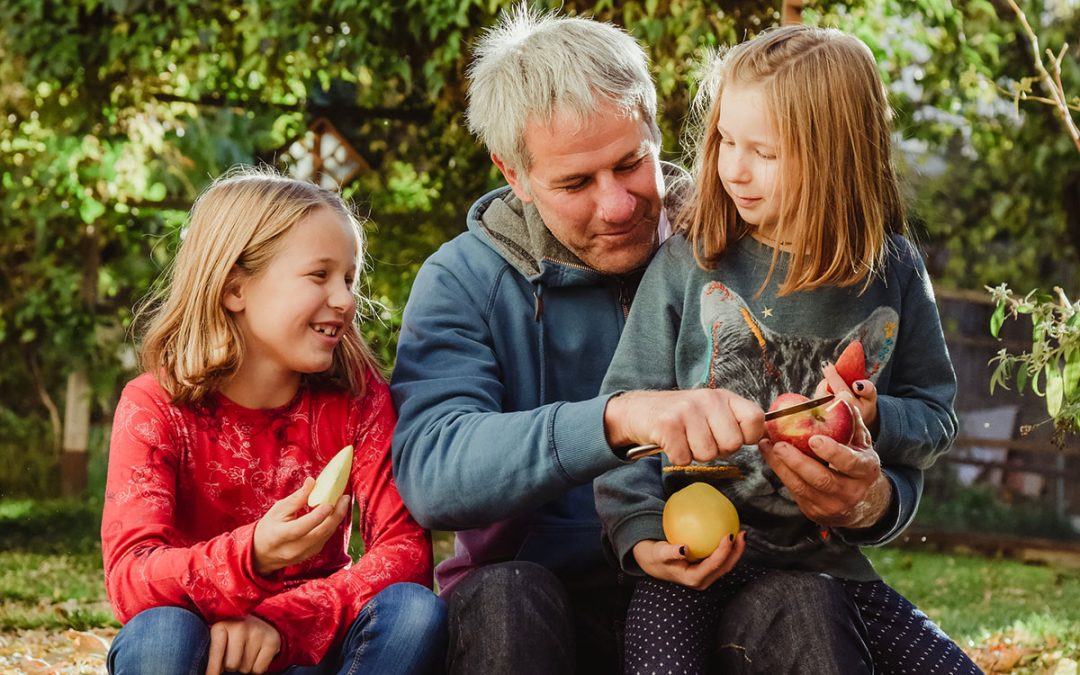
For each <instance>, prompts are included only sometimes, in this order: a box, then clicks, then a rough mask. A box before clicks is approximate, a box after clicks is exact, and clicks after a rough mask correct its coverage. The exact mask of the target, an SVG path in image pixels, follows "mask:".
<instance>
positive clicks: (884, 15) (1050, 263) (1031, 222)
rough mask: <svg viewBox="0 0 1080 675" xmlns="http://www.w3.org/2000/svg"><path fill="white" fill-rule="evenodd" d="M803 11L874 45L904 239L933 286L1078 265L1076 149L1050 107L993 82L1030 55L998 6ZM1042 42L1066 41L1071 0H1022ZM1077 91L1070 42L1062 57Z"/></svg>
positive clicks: (1072, 20)
mask: <svg viewBox="0 0 1080 675" xmlns="http://www.w3.org/2000/svg"><path fill="white" fill-rule="evenodd" d="M847 4H848V6H847V7H843V8H839V7H838V8H837V9H836V10H835V11H832V12H827V11H826V12H821V13H820V14H816V15H815V17H814V18H813V19H812V20H813V21H817V22H820V23H824V24H830V25H837V26H839V27H841V28H844V29H846V30H849V31H851V32H853V33H855V34H856V35H858V36H859V37H860V38H862V39H863V40H864V41H865V42H866V43H867V44H869V45H870V47H871V48H872V49H873V51H874V53H875V56H876V57H877V58H878V61H879V63H880V65H881V68H882V72H883V74H884V76H885V78H886V81H887V82H888V84H889V89H890V93H891V95H892V99H893V102H894V105H895V108H896V112H897V127H898V129H899V133H900V136H901V137H902V139H903V142H902V144H901V147H902V148H904V149H905V152H904V153H903V157H904V158H905V159H906V167H905V172H904V173H905V177H906V182H907V184H908V186H909V188H910V192H911V198H910V206H911V211H912V216H913V220H914V222H915V223H916V226H917V227H916V234H917V235H918V236H919V238H920V239H921V243H923V244H925V245H927V246H928V247H929V248H931V249H932V250H933V251H935V255H934V256H932V258H931V260H930V266H931V273H932V275H933V277H934V279H935V282H936V283H938V284H939V285H943V286H951V287H956V288H972V287H979V286H983V285H994V284H997V283H999V282H1000V281H1001V280H1002V279H1005V280H1007V281H1008V282H1009V284H1010V285H1012V286H1014V287H1027V288H1030V287H1034V286H1039V285H1043V286H1045V285H1047V281H1048V280H1049V279H1054V278H1076V276H1077V273H1078V272H1080V267H1078V261H1080V209H1078V205H1077V204H1076V203H1075V199H1076V197H1075V195H1076V194H1080V154H1078V153H1077V152H1076V149H1075V147H1073V145H1072V143H1071V142H1070V140H1069V139H1068V138H1067V137H1066V136H1065V135H1064V134H1063V133H1062V132H1061V125H1060V120H1059V119H1058V118H1057V117H1056V113H1055V111H1054V110H1053V109H1052V108H1050V107H1049V106H1046V105H1042V104H1038V103H1028V104H1024V105H1023V106H1019V107H1018V106H1016V105H1014V104H1013V102H1012V101H1011V100H1008V99H1006V98H1005V97H1004V96H1003V95H1002V92H1003V91H1008V90H1012V89H1013V85H1014V84H1015V83H1021V82H1022V81H1023V80H1024V78H1026V77H1029V76H1031V75H1032V74H1033V73H1034V68H1033V66H1032V63H1031V50H1030V46H1029V44H1028V42H1027V38H1026V36H1025V35H1024V33H1023V31H1022V30H1021V28H1020V24H1019V23H1018V21H1017V19H1016V17H1015V16H1014V15H1013V13H1012V12H1011V11H1010V10H1009V8H1008V6H1007V5H1006V4H1004V3H991V2H985V1H982V2H961V3H956V2H947V1H939V0H919V2H909V1H907V0H887V1H885V2H852V3H847ZM1021 4H1022V5H1023V6H1025V7H1026V8H1027V9H1028V10H1029V11H1028V15H1029V16H1031V17H1039V18H1040V19H1041V21H1042V23H1041V24H1040V25H1039V26H1038V29H1039V31H1040V34H1041V39H1042V44H1043V46H1047V47H1053V48H1055V49H1060V46H1061V45H1062V44H1064V43H1066V42H1068V43H1070V44H1073V45H1075V44H1076V43H1077V41H1078V38H1080V36H1078V35H1077V34H1076V30H1075V27H1076V26H1077V25H1078V19H1080V8H1077V6H1076V5H1075V3H1068V2H1054V1H1047V2H1038V1H1035V2H1022V3H1021ZM1062 70H1063V72H1062V80H1063V84H1064V86H1065V88H1066V90H1067V91H1070V90H1071V91H1076V90H1078V88H1080V66H1078V64H1077V59H1076V50H1075V48H1074V49H1073V51H1072V52H1071V53H1070V55H1068V56H1067V57H1066V59H1065V60H1064V62H1063V64H1062Z"/></svg>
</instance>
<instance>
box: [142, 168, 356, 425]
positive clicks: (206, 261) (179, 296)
mask: <svg viewBox="0 0 1080 675" xmlns="http://www.w3.org/2000/svg"><path fill="white" fill-rule="evenodd" d="M320 208H329V209H333V210H334V211H336V212H338V213H340V214H341V215H342V216H343V217H344V218H345V219H346V220H347V221H348V222H349V223H350V225H351V226H352V229H353V231H354V232H355V234H356V241H357V251H356V255H357V257H358V259H359V258H360V257H361V256H362V252H363V248H364V247H363V241H364V240H363V230H362V228H361V227H360V223H359V222H358V220H357V218H356V216H355V215H354V214H353V213H352V211H351V210H350V209H349V207H348V206H347V205H346V204H345V202H344V201H343V200H342V199H341V197H340V196H339V195H338V194H337V193H335V192H331V191H330V190H326V189H323V188H320V187H318V186H316V185H313V184H311V183H306V182H302V181H298V180H293V179H290V178H286V177H284V176H281V175H279V174H277V173H276V172H274V171H273V170H272V169H268V168H258V169H256V168H251V167H239V168H236V169H233V170H231V171H229V172H228V173H226V174H225V175H224V176H222V177H221V178H219V179H217V180H216V181H214V182H213V183H212V184H211V185H210V186H209V187H208V188H207V189H206V190H205V191H204V192H203V193H202V195H200V196H199V198H198V199H197V200H196V201H195V204H194V206H192V208H191V213H190V215H189V218H188V224H187V228H186V231H185V232H184V234H183V241H182V243H181V245H180V249H179V251H178V252H177V254H176V257H175V259H174V260H173V262H172V264H171V266H170V267H169V269H168V270H167V271H166V274H165V276H164V281H163V283H161V284H159V285H158V287H157V288H156V289H155V290H154V291H153V292H152V293H151V294H150V296H149V297H148V298H147V300H146V301H144V302H143V303H142V305H141V306H140V307H139V308H138V310H137V312H136V324H137V325H142V324H145V325H146V326H147V328H146V333H145V335H144V337H143V343H142V358H141V360H142V366H143V368H144V369H145V370H146V371H147V372H149V373H152V374H154V375H155V376H156V377H157V378H158V381H159V382H160V383H161V385H162V387H163V388H164V389H165V390H166V391H167V392H169V395H170V396H172V399H173V402H174V403H177V404H189V403H194V402H197V401H199V400H200V399H202V398H203V397H205V396H206V395H207V394H209V393H210V392H212V391H215V390H217V389H219V388H220V387H221V386H222V385H223V384H224V383H225V382H227V381H228V379H229V378H230V377H232V375H233V374H235V373H236V371H237V369H238V368H239V367H240V364H241V362H242V361H243V358H244V340H243V334H242V333H241V331H240V329H239V327H238V326H237V324H236V321H235V319H234V318H233V316H232V314H231V313H230V312H229V311H228V310H226V309H225V307H224V305H223V304H222V298H223V294H224V292H225V289H226V287H227V285H228V284H229V283H231V281H232V280H233V279H234V278H235V275H236V274H237V273H240V274H244V275H248V276H254V275H257V274H259V273H260V272H262V271H263V270H265V269H266V268H267V266H269V264H270V262H271V261H272V260H273V259H274V257H275V256H276V255H277V254H278V253H279V252H280V248H281V246H280V243H281V240H282V238H283V236H284V235H285V233H286V232H288V231H289V229H290V228H292V227H293V226H294V225H296V224H297V223H299V222H300V221H302V220H303V219H304V218H306V217H307V216H308V215H310V214H311V213H312V212H313V211H315V210H317V209H320ZM357 300H358V301H359V300H360V298H359V296H358V297H357ZM375 367H376V359H375V357H374V355H373V354H372V352H371V350H370V349H369V348H368V346H367V344H365V342H364V340H363V338H362V337H361V336H360V332H359V329H358V327H357V324H356V321H353V322H350V323H349V324H347V325H346V326H345V327H344V332H343V333H342V338H341V342H340V343H339V344H338V347H337V349H335V350H334V359H333V365H332V366H331V367H330V368H329V369H328V370H327V371H325V372H322V373H315V374H305V375H304V381H305V382H307V383H308V384H311V385H313V386H317V387H329V388H339V389H345V390H348V391H351V392H353V393H355V394H357V395H360V394H362V393H363V391H364V389H365V385H366V374H367V373H368V372H369V371H370V370H372V369H374V368H375Z"/></svg>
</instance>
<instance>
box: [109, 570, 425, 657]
mask: <svg viewBox="0 0 1080 675" xmlns="http://www.w3.org/2000/svg"><path fill="white" fill-rule="evenodd" d="M209 649H210V628H209V627H208V626H207V625H206V622H205V621H203V620H202V618H201V617H200V616H199V615H197V614H194V613H193V612H190V611H188V610H186V609H181V608H179V607H155V608H153V609H148V610H146V611H143V612H140V613H139V614H138V615H137V616H135V618H133V619H132V620H131V621H129V622H128V623H127V624H125V625H124V627H123V628H122V629H121V630H120V632H119V633H118V634H117V636H116V639H114V640H113V643H112V647H111V648H110V649H109V656H108V668H109V673H110V674H111V675H202V674H203V673H205V672H206V659H207V653H208V652H209ZM445 654H446V606H445V604H444V603H443V601H442V600H440V599H439V598H438V597H436V596H435V594H433V593H432V592H431V591H430V590H428V589H427V588H424V587H423V586H420V585H419V584H411V583H399V584H393V585H392V586H387V587H386V588H384V589H383V590H382V591H381V592H380V593H379V594H378V595H376V596H375V597H374V598H372V599H371V600H370V601H369V602H368V603H367V604H366V605H364V608H363V609H362V610H360V616H358V617H357V618H356V621H354V622H353V625H352V626H351V627H350V628H349V632H348V633H347V634H346V636H345V640H344V642H343V643H342V644H341V646H340V647H338V648H337V649H331V650H330V652H329V653H327V655H326V657H325V658H324V659H323V661H322V662H321V663H319V664H318V665H316V666H294V667H292V668H289V669H288V670H286V671H284V672H285V673H287V674H288V675H331V674H339V675H345V674H348V675H356V674H358V673H379V674H380V675H381V674H382V673H441V672H442V668H443V662H444V659H445Z"/></svg>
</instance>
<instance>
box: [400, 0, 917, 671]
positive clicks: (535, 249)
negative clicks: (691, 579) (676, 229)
mask: <svg viewBox="0 0 1080 675" xmlns="http://www.w3.org/2000/svg"><path fill="white" fill-rule="evenodd" d="M470 76H471V80H472V81H471V88H470V91H469V107H468V115H467V116H468V121H469V126H470V128H471V130H472V131H473V132H474V133H475V134H476V135H477V136H478V137H479V138H480V140H481V141H482V142H483V143H484V144H485V145H486V146H487V148H488V149H489V151H490V152H491V158H492V161H493V162H494V163H495V165H496V166H498V168H499V170H500V171H501V172H502V174H503V176H504V177H505V179H506V181H507V183H508V186H507V187H503V188H500V189H497V190H495V191H493V192H491V193H489V194H488V195H485V196H484V197H482V198H481V199H480V200H479V201H477V202H476V204H474V205H473V207H472V209H471V210H470V212H469V215H468V227H469V231H468V232H466V233H464V234H462V235H460V236H458V237H457V238H455V239H454V240H453V241H451V242H449V243H448V244H446V245H444V246H443V247H442V248H441V249H440V250H439V251H438V252H436V253H435V254H434V255H433V256H432V257H431V258H430V259H429V260H428V261H427V262H426V263H425V264H424V266H423V267H422V268H421V270H420V272H419V274H418V275H417V278H416V282H415V284H414V286H413V289H412V293H411V296H410V299H409V302H408V305H407V307H406V309H405V316H404V322H403V326H402V332H401V336H400V340H399V346H398V354H397V361H396V366H395V371H394V375H393V379H392V384H391V388H392V392H393V395H394V400H395V403H396V404H397V407H398V413H399V418H400V421H399V424H398V428H397V431H396V432H395V436H394V444H393V457H394V469H395V475H396V477H397V482H398V488H399V490H400V491H401V494H402V496H403V498H404V499H405V502H406V504H407V505H408V506H409V509H410V510H411V511H412V513H413V515H414V516H415V517H416V519H417V520H418V521H419V522H420V523H421V524H422V525H424V526H425V527H429V528H433V529H446V530H455V531H457V535H456V541H455V553H454V556H453V557H452V558H451V559H449V560H447V561H445V562H444V563H443V564H442V565H440V566H439V569H438V571H437V576H438V581H439V584H440V587H441V589H442V594H443V596H444V597H445V598H446V600H447V602H448V606H449V611H450V640H451V645H450V653H449V657H448V658H449V665H450V670H451V672H461V673H515V674H518V673H570V672H574V671H575V670H576V671H578V672H589V673H594V672H596V673H600V672H618V671H619V666H620V661H619V658H620V657H619V654H620V644H619V639H620V631H619V627H620V626H621V623H622V621H623V618H624V616H625V611H626V605H627V602H628V599H629V595H630V592H631V591H632V580H631V579H626V578H624V577H623V576H622V575H621V574H619V573H617V572H616V570H615V568H614V567H613V566H612V565H611V564H609V563H608V562H607V561H606V560H605V558H604V550H603V546H602V543H601V533H600V525H599V521H598V518H597V515H596V511H595V505H594V501H593V490H592V485H591V482H592V480H593V478H595V477H596V476H598V475H600V474H601V473H603V472H604V471H607V470H609V469H612V468H614V467H616V466H619V465H620V464H622V463H623V462H624V461H626V460H625V459H624V458H625V452H626V450H627V448H628V447H629V446H632V445H634V444H645V443H656V444H658V445H660V446H661V447H663V448H664V451H665V452H666V453H667V454H668V455H669V457H671V459H672V461H673V462H675V463H678V464H686V463H688V462H689V461H691V459H693V460H697V461H708V460H710V459H715V458H716V457H717V456H719V455H721V454H727V453H730V452H733V451H734V450H736V449H738V448H739V447H741V446H742V445H744V444H748V443H756V442H757V441H758V440H759V439H760V438H761V437H762V433H763V425H764V420H763V413H762V411H761V409H760V408H759V407H758V406H757V405H756V404H753V403H751V402H749V401H747V400H745V399H742V398H740V397H738V396H735V395H734V394H732V393H730V392H727V391H725V390H722V389H699V390H694V391H683V392H627V393H624V394H621V395H616V396H598V395H597V393H598V391H599V389H600V384H601V382H602V380H603V377H604V374H605V372H606V369H607V367H608V364H609V362H610V360H611V357H612V354H613V352H614V350H615V346H616V344H617V342H618V339H619V334H620V332H621V330H622V327H623V324H624V320H625V317H626V313H627V312H628V311H629V307H630V302H631V300H632V298H633V294H634V291H635V289H636V286H637V283H638V281H639V279H640V276H641V273H642V271H643V269H644V267H645V265H646V264H647V263H648V261H649V259H650V257H651V256H652V254H653V253H654V252H655V250H656V248H657V246H658V245H659V242H660V241H661V239H662V238H663V237H664V236H665V234H666V230H667V219H666V217H665V213H664V202H665V195H667V199H668V200H669V201H670V200H671V199H672V198H673V197H674V196H675V193H677V190H674V189H666V187H668V188H670V187H672V186H674V185H676V184H677V183H678V181H679V180H680V178H681V174H680V172H679V171H678V170H677V169H675V168H674V167H668V166H662V165H661V162H660V161H659V147H660V133H659V130H658V128H657V125H656V121H655V117H656V92H655V88H654V85H653V82H652V79H651V77H650V75H649V71H648V67H647V59H646V56H645V54H644V52H643V51H642V49H641V47H640V46H639V45H638V44H637V43H636V41H635V40H633V38H631V37H630V36H629V35H627V34H626V33H625V32H623V31H621V30H619V29H617V28H615V27H614V26H611V25H609V24H605V23H601V22H596V21H591V20H588V19H583V18H571V17H560V16H556V15H543V16H540V15H535V14H533V13H531V12H529V11H528V10H527V9H525V7H524V6H521V7H519V8H517V9H515V10H512V11H510V12H508V13H507V14H505V15H504V16H503V17H502V19H501V20H500V22H499V24H498V26H496V27H495V28H494V29H493V30H491V31H489V32H488V33H487V34H485V36H484V37H483V39H482V40H481V42H480V44H479V45H478V47H477V49H476V54H475V58H474V62H473V64H472V67H471V70H470ZM665 183H667V186H665ZM657 320H658V321H662V320H664V318H663V317H657ZM852 452H853V451H852ZM810 461H812V460H810ZM857 461H859V462H861V463H862V466H865V467H867V470H868V478H867V480H866V481H865V485H862V486H861V488H862V489H859V490H855V491H854V494H852V495H848V494H835V493H829V492H828V490H827V489H825V490H821V491H815V495H816V494H827V497H828V501H827V503H816V504H811V505H808V506H803V504H802V503H800V506H803V508H804V509H805V508H810V507H813V508H817V509H818V510H819V511H821V512H822V513H825V512H827V513H828V514H829V516H830V517H831V518H832V519H833V520H832V523H834V524H837V525H852V524H858V525H860V526H863V525H867V524H879V528H880V529H883V530H885V531H887V532H888V533H889V534H892V533H895V532H898V531H899V530H900V529H902V527H903V526H904V525H906V523H907V521H908V520H909V519H910V517H911V516H912V515H913V512H914V501H915V499H917V494H918V490H919V489H920V488H921V476H920V475H919V474H918V473H917V472H914V473H903V474H901V477H900V478H896V477H891V479H886V478H885V477H884V475H883V474H882V472H881V471H880V470H879V469H878V464H877V462H878V460H877V456H876V454H874V453H873V451H872V450H870V451H869V452H866V453H862V454H860V455H859V456H858V460H857ZM785 471H786V472H794V473H796V474H797V473H798V471H799V465H798V464H797V462H796V464H795V465H794V466H793V467H786V468H785ZM890 476H892V474H891V473H890ZM897 481H899V483H898V482H897ZM898 485H899V486H900V487H901V488H902V489H897V486H898ZM815 495H809V496H807V497H806V501H807V502H814V501H815V500H818V499H824V498H823V497H818V496H815ZM901 496H902V497H903V498H901ZM841 514H847V515H841ZM853 518H855V519H858V522H857V523H856V522H855V521H853V520H851V519H853ZM879 528H875V529H879ZM722 546H723V547H727V549H726V556H721V557H720V559H718V560H717V561H716V562H715V563H710V564H712V567H711V568H710V569H699V570H697V571H696V573H699V574H703V575H717V574H719V573H723V572H725V571H727V570H729V569H730V568H731V566H732V565H734V562H735V561H736V560H737V559H738V557H739V555H740V554H741V552H742V546H743V542H742V538H741V537H740V538H737V539H736V540H735V542H726V543H724V544H722ZM672 549H673V552H672V555H677V553H675V552H674V551H677V549H676V548H675V547H672ZM701 565H705V563H702V564H701ZM698 567H701V566H700V565H699V566H698ZM800 583H801V585H800ZM795 587H797V591H796V592H797V593H798V595H799V597H800V600H801V602H799V603H788V602H776V601H774V600H775V599H776V597H777V596H778V595H782V596H783V597H782V599H783V600H784V601H787V600H790V594H791V593H792V588H793V587H792V586H791V585H790V583H789V584H788V585H786V586H785V587H783V588H781V587H779V586H777V587H775V588H769V586H768V583H763V584H761V585H760V586H759V587H757V588H755V591H754V592H756V593H757V594H758V595H759V596H761V597H762V598H766V597H767V596H769V594H770V593H771V594H772V597H771V598H768V599H763V600H762V601H761V602H760V603H759V604H760V606H761V607H765V608H768V609H767V610H763V611H767V612H771V613H772V614H771V615H773V616H774V618H775V621H774V622H773V623H772V626H771V628H775V627H778V626H779V627H783V626H792V627H793V629H792V631H791V632H790V633H789V634H790V635H791V636H792V638H791V641H788V642H785V640H784V639H783V634H784V632H783V631H780V632H779V633H770V634H768V635H766V634H765V633H764V631H763V632H762V633H761V634H760V639H761V640H763V641H764V640H769V641H770V644H775V645H776V648H777V649H779V650H786V651H787V652H788V653H790V654H791V655H792V658H793V659H797V658H798V656H799V653H800V647H799V644H798V643H797V642H795V641H794V639H795V638H794V636H797V635H798V634H799V633H798V631H797V627H799V626H800V625H801V626H805V625H807V624H806V623H805V622H817V623H811V624H810V625H825V624H826V623H827V622H828V620H830V617H827V616H826V617H823V616H822V613H824V612H825V610H824V609H822V608H823V607H826V606H827V605H828V603H827V602H826V600H828V597H826V596H829V594H838V593H840V591H838V590H836V589H832V588H830V587H829V586H828V584H824V583H822V582H820V581H818V580H816V579H813V578H812V579H809V580H807V581H805V582H799V583H796V584H795ZM788 604H794V605H797V607H796V608H795V609H792V608H789V607H787V605H788ZM755 606H757V604H755ZM845 621H846V620H845ZM850 629H851V625H850V622H846V623H843V625H842V626H840V627H839V628H838V629H837V630H838V631H840V632H841V633H843V632H844V631H848V632H850ZM844 634H845V635H846V634H847V633H844ZM821 639H826V640H827V639H829V638H828V637H826V636H825V635H824V631H823V634H822V638H821ZM835 639H837V640H844V639H846V638H844V637H836V638H835ZM859 647H860V648H862V646H861V645H859Z"/></svg>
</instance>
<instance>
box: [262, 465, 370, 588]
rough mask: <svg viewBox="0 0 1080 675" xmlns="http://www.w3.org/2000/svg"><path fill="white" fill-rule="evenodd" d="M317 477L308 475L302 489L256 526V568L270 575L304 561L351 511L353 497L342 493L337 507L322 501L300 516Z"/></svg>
mask: <svg viewBox="0 0 1080 675" xmlns="http://www.w3.org/2000/svg"><path fill="white" fill-rule="evenodd" d="M314 486H315V479H313V478H307V479H305V480H304V484H303V485H302V486H301V487H300V489H299V490H297V491H296V492H294V493H292V494H291V495H289V496H288V497H285V498H284V499H281V500H279V501H278V502H277V503H275V504H274V505H273V506H271V507H270V510H269V511H267V512H266V515H264V516H263V517H262V518H260V519H259V523H258V524H257V525H256V526H255V536H254V538H253V541H252V546H253V548H254V551H253V559H254V565H255V571H256V572H258V573H259V574H261V575H263V576H266V575H267V574H270V573H272V572H276V571H277V570H279V569H281V568H283V567H287V566H289V565H295V564H297V563H301V562H303V561H305V560H307V559H308V558H310V557H311V556H313V555H315V554H316V553H318V552H319V551H321V550H322V547H323V545H324V544H326V540H327V539H329V538H330V535H332V534H333V533H334V531H335V530H337V528H338V525H340V524H341V521H342V519H344V518H345V514H346V513H347V512H348V510H349V496H348V495H341V497H340V498H338V501H337V504H335V505H334V507H333V508H330V507H329V506H327V505H325V504H322V505H319V506H316V507H315V508H314V509H312V510H311V511H310V512H309V513H306V514H304V515H302V516H298V515H297V512H299V511H300V510H301V509H303V508H305V507H306V506H307V497H308V493H310V492H311V488H313V487H314Z"/></svg>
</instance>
